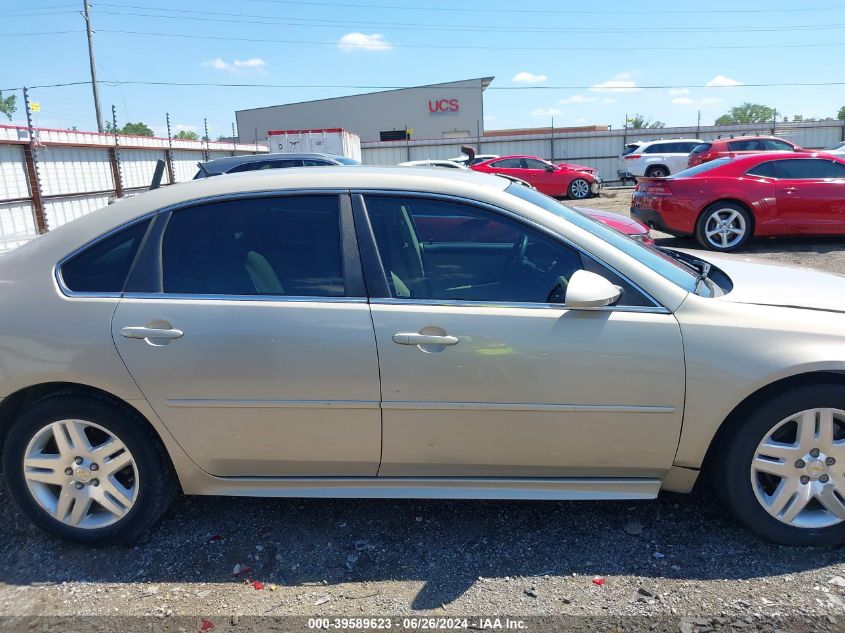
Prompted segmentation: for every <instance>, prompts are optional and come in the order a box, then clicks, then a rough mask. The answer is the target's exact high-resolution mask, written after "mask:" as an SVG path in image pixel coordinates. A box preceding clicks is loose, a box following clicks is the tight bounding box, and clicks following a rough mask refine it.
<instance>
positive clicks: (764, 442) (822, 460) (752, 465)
mask: <svg viewBox="0 0 845 633" xmlns="http://www.w3.org/2000/svg"><path fill="white" fill-rule="evenodd" d="M714 483H715V485H716V491H717V493H719V494H720V496H721V497H722V499H723V500H724V502H725V504H726V505H727V506H728V508H729V509H730V510H731V511H732V512H733V514H734V515H735V516H736V517H737V518H738V519H739V521H740V522H741V523H743V524H744V525H745V526H746V527H748V528H749V529H751V530H752V531H754V532H756V533H757V534H759V535H760V536H762V537H763V538H766V539H768V540H770V541H773V542H775V543H780V544H783V545H798V546H822V545H841V544H842V543H845V389H843V387H842V386H841V385H840V384H837V383H822V384H818V385H807V386H802V387H797V388H794V389H791V390H789V391H785V392H783V393H781V394H780V395H777V396H775V397H773V398H771V399H769V400H767V401H766V402H764V403H763V404H761V405H760V406H759V408H758V409H757V410H756V411H754V412H752V413H751V414H750V415H746V416H744V418H743V422H742V426H740V427H739V428H738V429H737V430H736V432H735V433H734V434H733V435H731V436H730V437H728V438H726V440H725V441H723V442H722V444H721V446H720V447H719V455H718V458H717V464H716V472H715V478H714Z"/></svg>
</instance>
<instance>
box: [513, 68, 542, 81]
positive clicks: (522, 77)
mask: <svg viewBox="0 0 845 633" xmlns="http://www.w3.org/2000/svg"><path fill="white" fill-rule="evenodd" d="M546 79H548V77H546V75H535V74H534V73H529V72H527V71H522V72H521V73H516V74H515V75H514V76H513V80H512V81H515V82H516V83H518V84H541V83H543V82H544V81H546Z"/></svg>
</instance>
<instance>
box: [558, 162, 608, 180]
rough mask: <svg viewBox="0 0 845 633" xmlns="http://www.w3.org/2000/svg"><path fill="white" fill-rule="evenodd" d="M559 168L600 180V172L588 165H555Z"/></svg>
mask: <svg viewBox="0 0 845 633" xmlns="http://www.w3.org/2000/svg"><path fill="white" fill-rule="evenodd" d="M554 164H555V165H556V166H557V167H560V168H561V169H568V170H570V171H582V172H584V173H585V174H591V175H593V176H595V177H596V178H598V175H599V170H598V169H596V168H595V167H589V166H588V165H579V164H578V163H554Z"/></svg>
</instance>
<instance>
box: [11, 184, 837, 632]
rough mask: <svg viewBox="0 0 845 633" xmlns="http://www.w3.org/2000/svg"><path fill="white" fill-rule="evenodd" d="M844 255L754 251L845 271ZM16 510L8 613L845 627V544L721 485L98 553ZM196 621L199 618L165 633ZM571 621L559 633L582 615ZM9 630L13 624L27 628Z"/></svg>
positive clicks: (813, 245)
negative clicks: (736, 498) (743, 516)
mask: <svg viewBox="0 0 845 633" xmlns="http://www.w3.org/2000/svg"><path fill="white" fill-rule="evenodd" d="M629 200H630V190H618V191H612V190H611V191H607V192H605V195H603V196H602V197H600V198H598V199H596V200H591V201H590V206H593V207H597V208H604V209H610V210H614V211H619V212H627V205H628V201H629ZM660 242H661V243H664V244H675V245H678V246H692V245H693V243H692V241H691V240H674V239H671V238H665V239H661V240H660ZM843 246H845V240H833V239H831V240H823V241H822V240H758V241H755V242H753V243H751V244H750V245H749V248H748V249H747V250H748V252H749V253H753V254H755V255H760V256H763V257H766V258H771V259H774V260H778V261H785V262H794V263H800V264H805V265H810V266H815V267H818V268H824V269H828V270H835V271H837V272H845V249H843ZM0 506H2V507H4V508H5V511H4V512H2V514H0V535H2V538H0V616H23V615H48V616H71V615H88V616H103V615H120V616H156V617H157V618H160V619H156V620H155V622H158V623H161V624H160V625H159V624H150V625H149V626H147V628H145V629H144V630H149V631H155V630H161V631H164V630H182V631H196V630H200V629H201V628H202V627H203V625H202V621H201V620H196V617H197V616H198V615H203V616H206V617H208V618H209V621H213V622H215V623H216V627H217V630H246V629H247V628H249V627H248V626H247V627H245V626H243V624H244V623H246V622H247V621H244V623H241V624H242V626H241V627H240V629H238V628H237V626H236V625H237V623H238V622H239V621H240V620H239V618H240V617H241V616H244V617H246V616H256V615H260V616H283V615H300V616H326V617H334V616H339V615H345V616H359V617H360V616H385V615H393V616H396V615H400V616H401V615H403V614H413V615H425V614H428V615H438V616H453V615H496V614H510V615H513V616H553V615H572V616H597V617H600V618H604V619H603V620H599V621H598V622H608V621H609V620H608V618H610V619H614V618H615V619H616V620H614V621H616V622H617V624H615V625H614V627H613V628H612V629H608V628H602V627H599V628H597V629H595V630H614V631H616V630H632V629H636V630H639V629H638V628H637V627H628V626H626V625H623V624H619V623H618V622H626V620H624V618H625V617H627V616H649V617H650V618H657V617H670V618H674V620H671V622H670V624H668V625H667V627H668V628H665V629H664V628H662V625H661V626H658V624H657V620H648V622H647V623H646V624H643V627H642V628H643V630H649V628H650V627H651V628H653V629H654V630H674V631H678V630H680V631H683V632H687V631H689V632H692V631H701V632H704V631H708V630H726V631H738V630H758V629H759V630H772V626H774V625H770V624H768V623H769V622H771V618H798V619H796V620H789V622H790V624H789V625H787V624H784V623H783V622H782V623H781V625H780V628H781V629H782V630H790V631H791V630H795V631H804V630H811V629H812V630H815V629H818V630H841V628H842V625H843V624H845V557H843V550H842V549H841V548H836V549H793V548H786V547H780V546H776V545H771V544H768V543H764V542H762V541H760V540H759V539H757V538H756V537H755V536H753V535H752V534H750V533H749V532H747V531H745V530H743V529H742V528H740V527H739V526H738V525H737V524H736V523H734V521H733V520H732V519H731V518H730V517H729V516H727V515H726V513H725V512H724V510H723V509H722V508H721V506H720V505H719V504H718V502H717V501H716V500H715V499H714V498H713V497H712V496H711V495H710V494H709V493H708V492H707V491H706V490H703V491H697V492H695V493H693V494H692V495H674V494H662V495H661V496H660V498H659V499H658V500H657V501H648V502H603V503H592V502H582V503H569V502H480V501H462V502H453V501H405V500H400V501H390V500H388V501H382V500H363V501H355V500H353V501H346V500H277V499H269V500H268V499H239V498H199V497H197V498H188V497H182V498H180V499H178V500H177V501H176V503H174V505H173V507H172V509H171V510H170V511H169V512H168V513H167V515H166V516H165V517H164V519H163V520H162V522H161V523H160V524H159V525H158V526H157V528H156V529H155V530H154V531H153V532H152V533H151V534H149V535H148V536H147V537H146V538H145V540H143V541H142V542H141V543H139V544H137V545H136V546H134V547H126V548H98V549H90V548H84V547H78V546H73V545H69V544H66V543H63V542H60V541H57V540H54V539H52V538H49V537H47V536H45V535H43V534H41V533H40V532H38V531H37V530H35V529H34V528H32V527H31V526H30V525H29V523H28V522H27V521H26V519H24V517H23V516H22V515H21V514H20V513H19V512H18V511H17V510H16V509H15V508H14V506H13V505H12V503H11V500H10V499H9V498H8V494H7V492H6V490H5V488H4V487H2V486H0ZM238 566H240V567H238ZM238 569H240V570H244V571H243V573H241V574H239V575H235V571H236V570H238ZM253 581H259V584H257V585H256V584H253ZM261 583H263V585H262V584H261ZM262 586H263V588H261V587H262ZM180 616H187V617H189V619H188V620H181V621H182V622H185V621H187V622H189V624H188V625H183V626H180V627H178V628H172V629H171V628H166V623H168V622H177V621H180V620H179V618H180ZM682 617H684V618H697V619H696V620H689V619H687V620H679V618H682ZM4 622H5V624H6V625H7V628H6V629H4V628H3V624H4ZM144 622H147V620H144ZM569 622H570V624H571V625H572V626H569V625H567V626H566V627H563V626H562V625H560V624H557V625H555V624H552V625H551V628H549V629H543V630H564V628H565V629H566V630H574V629H575V628H577V627H576V626H575V625H574V624H573V623H574V622H581V620H571V621H569ZM8 623H9V621H8V620H5V621H4V620H3V619H2V618H0V630H19V628H24V627H23V625H21V626H20V627H18V625H17V624H15V625H14V626H12V628H8ZM764 623H766V624H764ZM145 626H146V625H145ZM162 627H165V628H162ZM766 627H768V628H766ZM94 629H96V626H93V627H92V629H91V630H94ZM114 630H116V629H114ZM126 630H128V629H126ZM251 630H252V629H251ZM255 630H263V628H262V626H259V628H257V629H255ZM537 630H539V629H537ZM579 630H580V629H579ZM590 630H593V629H590Z"/></svg>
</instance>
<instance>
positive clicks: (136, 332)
mask: <svg viewBox="0 0 845 633" xmlns="http://www.w3.org/2000/svg"><path fill="white" fill-rule="evenodd" d="M120 334H121V336H125V337H126V338H140V339H165V340H172V339H176V338H182V337H183V336H184V335H185V333H184V332H183V331H182V330H177V329H174V328H171V329H165V328H157V327H143V326H139V325H130V326H127V327H125V328H121V330H120Z"/></svg>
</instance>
